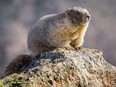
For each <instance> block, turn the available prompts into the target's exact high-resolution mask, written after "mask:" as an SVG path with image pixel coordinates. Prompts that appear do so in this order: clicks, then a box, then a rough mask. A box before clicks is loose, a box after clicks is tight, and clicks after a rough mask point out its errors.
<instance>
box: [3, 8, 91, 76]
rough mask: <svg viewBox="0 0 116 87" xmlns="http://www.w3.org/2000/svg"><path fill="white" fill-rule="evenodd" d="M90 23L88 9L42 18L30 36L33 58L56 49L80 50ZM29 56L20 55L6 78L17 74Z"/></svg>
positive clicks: (10, 66) (69, 10)
mask: <svg viewBox="0 0 116 87" xmlns="http://www.w3.org/2000/svg"><path fill="white" fill-rule="evenodd" d="M89 21H90V14H89V12H88V11H87V10H86V9H83V8H81V7H74V8H70V9H67V10H66V11H63V12H60V13H57V14H51V15H47V16H44V17H42V18H40V19H39V20H38V21H37V22H36V23H35V24H34V26H33V27H32V29H30V31H29V34H28V48H29V51H30V53H31V56H36V55H37V54H39V53H42V52H48V51H51V50H53V49H55V48H66V49H73V48H74V49H78V48H79V47H81V46H82V45H83V41H84V35H85V32H86V30H87V27H88V24H89ZM31 56H29V55H20V56H18V57H17V58H15V59H14V60H13V61H12V62H11V63H10V64H9V66H8V67H7V69H6V72H5V76H7V75H10V74H12V73H17V72H18V71H19V70H20V69H21V67H22V66H24V65H25V61H27V62H28V61H29V60H30V59H31Z"/></svg>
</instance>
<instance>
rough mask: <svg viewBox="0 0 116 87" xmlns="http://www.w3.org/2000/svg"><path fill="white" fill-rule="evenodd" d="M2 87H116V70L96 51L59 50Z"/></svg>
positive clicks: (34, 62)
mask: <svg viewBox="0 0 116 87" xmlns="http://www.w3.org/2000/svg"><path fill="white" fill-rule="evenodd" d="M0 87H116V67H114V66H112V65H111V64H109V63H107V62H106V61H105V60H104V58H103V56H102V52H100V51H98V50H95V49H88V48H82V49H81V50H63V49H62V50H57V49H56V50H54V51H51V52H46V53H42V54H40V55H38V56H36V57H35V58H33V59H32V61H31V62H30V63H29V64H27V65H26V66H25V67H24V68H22V70H21V73H19V74H13V75H10V76H7V77H5V78H3V79H1V80H0Z"/></svg>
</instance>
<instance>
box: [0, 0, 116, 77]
mask: <svg viewBox="0 0 116 87" xmlns="http://www.w3.org/2000/svg"><path fill="white" fill-rule="evenodd" d="M78 6H80V7H84V8H86V9H87V10H88V11H89V12H90V14H91V16H92V20H91V22H90V25H89V28H88V30H87V33H86V36H85V42H84V47H88V48H94V49H97V50H101V51H103V56H104V58H105V59H106V61H108V62H109V63H111V64H113V65H115V66H116V34H115V33H116V0H0V76H1V75H2V74H3V72H4V69H5V67H6V66H7V64H8V63H9V62H10V61H11V60H12V59H14V58H15V57H16V56H17V55H19V54H27V53H28V49H27V33H28V31H29V29H30V27H31V26H32V25H33V24H34V23H35V22H36V21H37V20H38V19H39V18H40V17H42V16H44V15H47V14H53V13H57V12H60V11H63V10H66V9H67V8H71V7H78Z"/></svg>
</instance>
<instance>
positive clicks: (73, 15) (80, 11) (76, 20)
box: [63, 7, 91, 26]
mask: <svg viewBox="0 0 116 87" xmlns="http://www.w3.org/2000/svg"><path fill="white" fill-rule="evenodd" d="M63 15H64V16H65V17H67V18H68V20H69V21H70V22H71V24H72V25H77V26H78V25H80V24H82V25H84V24H86V23H88V22H89V21H90V19H91V16H90V14H89V12H88V11H87V10H86V9H84V8H81V7H73V8H70V9H67V10H66V11H64V12H63Z"/></svg>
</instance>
